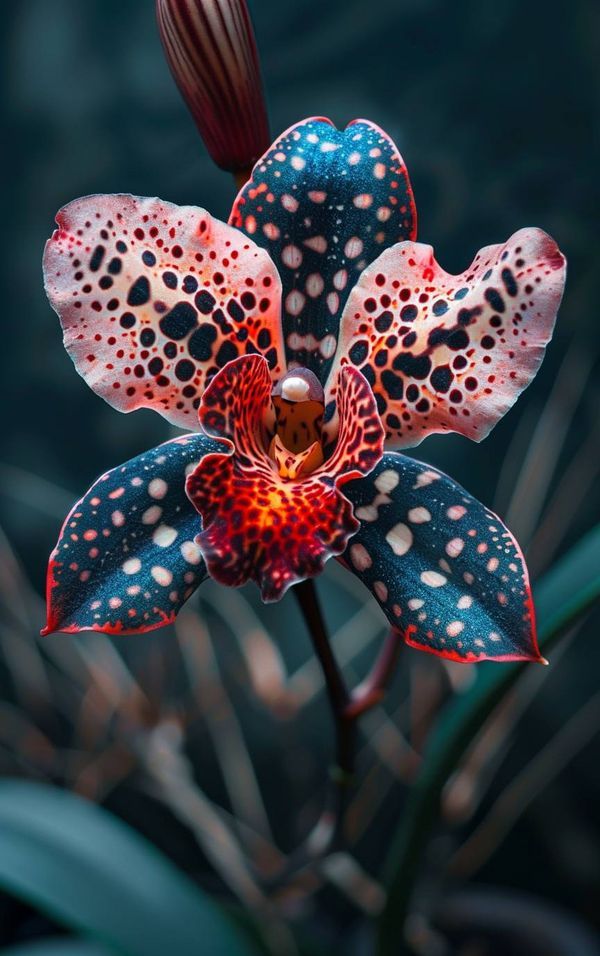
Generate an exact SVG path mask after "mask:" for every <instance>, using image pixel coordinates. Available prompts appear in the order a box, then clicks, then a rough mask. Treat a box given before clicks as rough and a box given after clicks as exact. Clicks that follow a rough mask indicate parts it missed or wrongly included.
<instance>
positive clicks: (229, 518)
mask: <svg viewBox="0 0 600 956" xmlns="http://www.w3.org/2000/svg"><path fill="white" fill-rule="evenodd" d="M187 493H188V495H189V497H190V500H191V501H192V502H193V503H194V505H195V507H196V508H197V509H198V511H199V512H200V514H201V515H202V525H203V528H204V530H203V531H202V533H201V534H200V535H198V537H197V538H196V541H197V543H198V544H199V545H200V548H201V550H202V554H203V556H204V560H205V561H206V565H207V568H208V572H209V574H210V575H211V577H212V578H214V579H215V580H216V581H219V582H220V583H221V584H225V585H228V586H229V587H240V586H241V585H242V584H245V583H246V582H247V581H255V582H256V584H257V585H258V586H259V588H260V590H261V593H262V598H263V601H265V602H270V601H278V600H279V598H281V597H282V596H283V594H284V593H285V591H286V590H287V589H288V588H289V587H290V586H291V585H292V584H296V583H297V582H298V581H302V580H304V579H305V578H309V577H313V576H315V575H317V574H319V573H320V572H321V571H322V570H323V567H324V565H325V562H326V561H327V560H328V559H329V558H330V557H332V556H333V555H340V554H342V553H343V552H344V550H345V548H346V544H347V541H348V538H349V537H350V535H352V534H354V532H355V531H356V530H357V528H358V526H359V525H358V521H357V520H356V518H354V516H353V514H352V505H351V504H350V502H349V501H348V499H347V498H345V497H344V495H342V493H341V492H340V491H338V490H337V489H336V488H335V487H332V486H331V485H328V484H326V483H325V482H324V481H322V480H320V479H319V478H316V477H314V478H312V477H308V478H305V479H304V480H302V481H285V480H283V479H281V478H279V476H278V475H277V474H276V473H275V472H274V471H273V470H272V469H271V468H270V467H269V466H268V465H266V464H264V463H261V462H259V461H256V462H254V463H252V462H250V463H249V464H248V465H246V466H245V465H244V463H243V460H240V459H239V458H238V457H237V456H236V455H235V453H234V454H232V455H229V456H228V455H227V454H211V455H207V456H206V458H204V459H203V460H202V461H201V462H200V464H199V465H198V467H197V468H196V469H195V471H194V472H193V473H192V474H191V475H190V476H189V477H188V479H187Z"/></svg>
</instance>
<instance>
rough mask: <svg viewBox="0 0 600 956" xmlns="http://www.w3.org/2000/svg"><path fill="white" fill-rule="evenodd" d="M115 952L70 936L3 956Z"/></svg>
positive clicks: (75, 955) (17, 948)
mask: <svg viewBox="0 0 600 956" xmlns="http://www.w3.org/2000/svg"><path fill="white" fill-rule="evenodd" d="M112 953H114V950H110V949H104V947H103V946H98V945H97V944H96V943H90V942H88V941H87V940H83V939H71V938H70V937H68V936H52V937H51V938H50V939H38V940H36V941H35V942H32V943H21V945H20V946H10V947H8V948H7V949H3V950H2V956H111V954H112Z"/></svg>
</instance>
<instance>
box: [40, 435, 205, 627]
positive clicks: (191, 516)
mask: <svg viewBox="0 0 600 956" xmlns="http://www.w3.org/2000/svg"><path fill="white" fill-rule="evenodd" d="M218 447H219V445H218V443H217V442H215V441H213V439H211V438H207V436H206V435H184V436H182V437H181V438H175V439H173V440H172V441H168V442H165V443H164V444H162V445H158V446H157V447H156V448H153V449H151V450H150V451H147V452H144V453H143V454H142V455H138V456H137V457H136V458H132V459H130V461H127V462H125V464H123V465H120V466H119V467H117V468H113V469H112V470H111V471H107V472H106V473H105V474H104V475H101V476H100V478H98V479H97V481H95V482H94V484H93V485H92V486H91V488H90V489H89V490H88V491H87V492H86V493H85V495H84V496H83V498H81V499H80V500H79V501H78V502H77V503H76V504H75V505H74V506H73V508H72V509H71V512H70V513H69V515H68V516H67V518H66V519H65V523H64V525H63V527H62V530H61V533H60V536H59V539H58V542H57V544H56V547H55V549H54V551H53V552H52V554H51V555H50V562H49V565H48V579H47V604H48V617H47V622H46V627H45V628H44V630H43V632H42V633H44V634H48V633H51V632H52V631H71V632H72V631H83V630H93V631H104V632H105V633H108V634H139V633H141V632H143V631H151V630H154V628H157V627H162V626H163V625H165V624H169V623H170V622H171V621H173V620H174V619H175V616H176V614H177V612H178V611H179V609H180V608H181V606H182V605H183V604H184V603H185V602H186V601H187V599H188V598H189V597H190V595H191V594H193V592H194V591H195V590H196V588H197V587H198V585H199V584H200V583H201V582H202V581H203V580H204V579H205V578H206V577H207V573H206V566H205V564H204V561H203V559H202V554H201V552H200V549H199V547H198V545H197V544H196V542H195V540H194V539H195V537H196V535H197V534H198V532H199V531H200V530H201V528H202V523H201V520H200V516H199V515H198V512H197V511H196V509H195V508H194V506H193V505H192V503H191V502H190V501H189V499H188V498H187V496H186V493H185V478H186V475H187V474H189V473H190V471H192V470H193V469H194V468H195V467H196V466H197V465H198V463H199V462H200V461H201V460H202V458H203V457H204V456H205V455H206V454H208V453H209V452H211V451H215V450H216V449H217V448H218Z"/></svg>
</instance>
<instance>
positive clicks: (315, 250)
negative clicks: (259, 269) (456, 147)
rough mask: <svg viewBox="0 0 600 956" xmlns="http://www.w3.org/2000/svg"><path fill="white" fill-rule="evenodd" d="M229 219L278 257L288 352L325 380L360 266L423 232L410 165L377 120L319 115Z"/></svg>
mask: <svg viewBox="0 0 600 956" xmlns="http://www.w3.org/2000/svg"><path fill="white" fill-rule="evenodd" d="M229 221H230V222H231V223H232V224H233V225H234V226H237V227H238V228H239V229H242V230H243V231H244V232H245V233H246V234H247V235H249V236H251V237H252V238H253V239H254V241H255V242H257V243H258V244H259V245H261V246H263V247H264V248H265V249H267V250H268V252H269V254H270V256H271V258H272V259H273V261H274V262H275V265H276V266H277V268H278V270H279V273H280V275H281V279H282V283H283V307H282V315H283V330H284V335H285V347H286V355H287V360H288V362H289V363H295V364H299V365H302V366H304V367H306V368H309V369H311V370H312V371H313V372H315V373H316V374H317V375H318V376H319V377H320V378H321V381H324V380H325V377H326V374H327V371H328V369H329V368H330V366H331V362H332V359H333V355H334V353H335V350H336V347H337V341H338V327H339V322H340V315H341V314H342V310H343V308H344V304H345V302H346V299H347V298H348V293H349V292H350V290H351V289H352V286H353V285H354V283H355V282H356V280H357V279H358V276H359V275H360V272H361V271H362V270H363V269H364V268H365V266H366V265H368V263H370V262H372V261H373V259H375V258H376V257H377V256H378V255H379V254H380V253H381V251H382V250H383V249H385V248H386V246H389V245H391V244H392V243H395V242H399V241H400V240H402V239H414V238H415V236H416V210H415V204H414V200H413V195H412V189H411V185H410V181H409V178H408V172H407V170H406V165H405V163H404V161H403V159H402V157H401V156H400V153H399V152H398V149H397V147H396V145H395V144H394V143H393V142H392V140H391V139H390V138H389V136H387V134H386V133H384V132H383V130H381V129H380V128H379V127H378V126H376V125H375V124H374V123H371V122H369V121H368V120H355V121H354V122H353V123H350V125H349V126H347V127H346V129H344V130H338V129H336V128H335V126H334V125H333V124H332V123H331V121H330V120H328V119H324V118H322V117H311V118H309V119H306V120H303V121H302V122H301V123H297V124H296V125H295V126H292V127H291V128H290V129H288V130H286V132H285V133H282V134H281V136H279V137H278V139H277V140H276V141H275V142H274V143H273V145H272V146H271V148H270V149H269V150H268V151H267V152H266V153H265V155H264V156H263V157H262V159H260V160H259V161H258V162H257V164H256V166H255V167H254V170H253V172H252V177H251V179H250V181H249V182H248V183H247V184H246V185H245V186H244V188H243V189H242V190H241V192H240V193H239V195H238V197H237V199H236V201H235V203H234V206H233V209H232V212H231V216H230V219H229Z"/></svg>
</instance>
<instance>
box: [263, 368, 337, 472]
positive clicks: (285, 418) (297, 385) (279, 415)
mask: <svg viewBox="0 0 600 956" xmlns="http://www.w3.org/2000/svg"><path fill="white" fill-rule="evenodd" d="M272 403H273V412H274V429H275V434H274V436H273V438H272V440H271V443H270V445H269V457H270V458H271V459H272V460H273V461H274V462H275V465H276V467H277V471H278V473H279V475H280V477H281V478H288V479H298V478H301V477H303V476H304V475H309V474H310V473H311V472H313V471H314V470H315V469H316V468H318V467H319V466H320V465H322V464H323V446H322V444H321V432H322V428H323V414H324V411H325V403H324V395H323V388H322V386H321V383H320V382H319V380H318V379H317V377H316V375H314V374H313V373H312V372H310V371H308V369H304V368H297V369H293V370H292V371H290V372H288V373H287V375H285V376H284V377H283V378H282V379H281V380H280V381H279V382H278V383H277V385H276V386H275V388H274V389H273V394H272Z"/></svg>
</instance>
